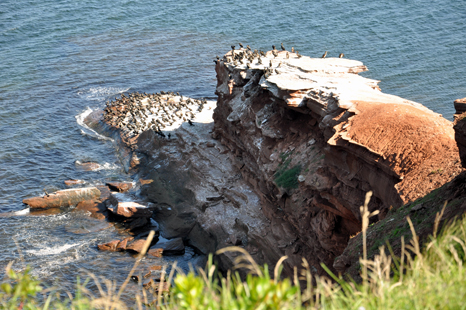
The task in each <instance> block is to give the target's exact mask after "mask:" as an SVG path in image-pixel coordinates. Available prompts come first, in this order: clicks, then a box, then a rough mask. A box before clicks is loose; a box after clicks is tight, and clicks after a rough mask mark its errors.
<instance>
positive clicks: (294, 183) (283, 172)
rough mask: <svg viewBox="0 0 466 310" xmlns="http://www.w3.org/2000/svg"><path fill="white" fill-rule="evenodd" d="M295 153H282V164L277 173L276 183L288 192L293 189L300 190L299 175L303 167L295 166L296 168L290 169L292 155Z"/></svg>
mask: <svg viewBox="0 0 466 310" xmlns="http://www.w3.org/2000/svg"><path fill="white" fill-rule="evenodd" d="M292 153H293V152H289V153H282V154H280V158H281V159H282V163H281V164H280V165H279V166H278V170H277V172H276V173H275V175H274V177H275V183H276V184H277V185H278V186H279V187H282V188H284V189H286V190H288V189H292V188H298V185H299V183H298V175H299V174H300V173H301V165H300V164H298V165H295V166H294V167H292V168H290V169H288V167H289V165H290V163H291V157H290V155H291V154H292Z"/></svg>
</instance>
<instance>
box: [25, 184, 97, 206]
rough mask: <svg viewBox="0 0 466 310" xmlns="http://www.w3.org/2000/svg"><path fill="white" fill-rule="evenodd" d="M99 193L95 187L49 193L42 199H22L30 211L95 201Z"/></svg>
mask: <svg viewBox="0 0 466 310" xmlns="http://www.w3.org/2000/svg"><path fill="white" fill-rule="evenodd" d="M99 197H100V191H99V190H98V189H97V188H96V187H84V188H75V189H65V190H61V191H57V192H55V193H51V194H49V195H46V196H43V197H33V198H26V199H23V203H24V204H27V205H28V206H29V207H30V208H31V209H48V208H59V207H69V206H73V205H77V204H78V203H80V202H81V201H85V200H92V199H97V198H99Z"/></svg>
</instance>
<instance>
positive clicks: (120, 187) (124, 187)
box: [105, 182, 133, 193]
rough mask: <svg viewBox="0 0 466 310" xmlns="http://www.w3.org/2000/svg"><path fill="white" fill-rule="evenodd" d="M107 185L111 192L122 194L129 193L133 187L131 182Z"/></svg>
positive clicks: (109, 183)
mask: <svg viewBox="0 0 466 310" xmlns="http://www.w3.org/2000/svg"><path fill="white" fill-rule="evenodd" d="M105 185H107V186H108V187H109V188H110V190H112V191H116V192H120V193H124V192H127V191H129V190H130V189H131V188H132V187H133V184H132V183H131V182H108V183H105Z"/></svg>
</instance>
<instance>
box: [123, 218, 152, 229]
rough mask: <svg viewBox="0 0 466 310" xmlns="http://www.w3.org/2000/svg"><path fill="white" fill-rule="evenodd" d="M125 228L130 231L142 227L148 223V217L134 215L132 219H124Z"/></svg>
mask: <svg viewBox="0 0 466 310" xmlns="http://www.w3.org/2000/svg"><path fill="white" fill-rule="evenodd" d="M125 224H126V228H128V229H129V230H131V231H135V230H137V229H139V228H142V227H144V226H146V225H147V224H149V219H148V218H147V217H136V218H134V219H132V218H131V219H128V220H126V221H125Z"/></svg>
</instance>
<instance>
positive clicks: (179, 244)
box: [154, 238, 185, 256]
mask: <svg viewBox="0 0 466 310" xmlns="http://www.w3.org/2000/svg"><path fill="white" fill-rule="evenodd" d="M154 249H162V250H163V254H164V255H165V256H171V255H183V254H184V251H185V249H184V243H183V239H182V238H173V239H170V240H166V241H161V242H158V243H156V244H155V245H154Z"/></svg>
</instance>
